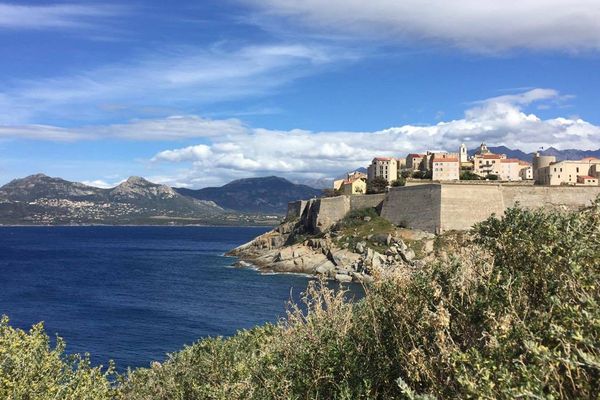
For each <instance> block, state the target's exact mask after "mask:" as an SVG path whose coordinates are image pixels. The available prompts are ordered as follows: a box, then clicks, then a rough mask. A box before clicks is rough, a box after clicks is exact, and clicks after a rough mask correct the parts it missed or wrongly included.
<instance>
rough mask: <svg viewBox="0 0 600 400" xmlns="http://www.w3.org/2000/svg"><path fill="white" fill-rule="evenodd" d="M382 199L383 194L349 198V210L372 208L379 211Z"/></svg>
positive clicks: (383, 197)
mask: <svg viewBox="0 0 600 400" xmlns="http://www.w3.org/2000/svg"><path fill="white" fill-rule="evenodd" d="M384 199H385V193H379V194H365V195H360V196H350V209H351V210H360V209H361V208H371V207H373V208H376V209H377V210H378V211H380V210H381V205H382V203H383V200H384Z"/></svg>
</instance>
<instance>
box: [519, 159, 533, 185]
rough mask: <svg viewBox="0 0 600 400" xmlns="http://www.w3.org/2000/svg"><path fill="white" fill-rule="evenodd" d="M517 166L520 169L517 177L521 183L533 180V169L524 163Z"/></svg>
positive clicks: (520, 162) (521, 162)
mask: <svg viewBox="0 0 600 400" xmlns="http://www.w3.org/2000/svg"><path fill="white" fill-rule="evenodd" d="M519 165H520V167H521V171H520V172H519V176H520V177H521V180H522V181H530V180H532V179H533V167H532V166H531V164H529V163H528V162H525V161H519Z"/></svg>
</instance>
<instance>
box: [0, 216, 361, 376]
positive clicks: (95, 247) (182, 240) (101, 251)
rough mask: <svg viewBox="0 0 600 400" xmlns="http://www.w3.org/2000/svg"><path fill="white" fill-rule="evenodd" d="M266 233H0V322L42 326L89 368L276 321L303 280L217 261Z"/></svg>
mask: <svg viewBox="0 0 600 400" xmlns="http://www.w3.org/2000/svg"><path fill="white" fill-rule="evenodd" d="M266 230H267V228H239V227H235V228H231V227H10V228H9V227H2V228H0V314H6V315H8V316H9V317H10V319H11V324H12V325H13V326H15V327H19V328H23V329H29V327H31V325H32V324H34V323H37V322H39V321H44V323H45V326H46V330H47V332H48V333H49V334H50V335H51V336H54V335H55V334H58V335H60V336H62V337H63V338H64V339H65V340H66V342H67V350H68V351H69V352H77V353H84V352H89V353H90V354H91V357H92V362H93V363H94V364H103V365H106V364H107V362H108V360H109V359H113V360H115V362H116V363H117V367H118V369H119V370H121V371H122V370H123V369H125V368H126V367H128V366H131V367H139V366H147V365H149V363H150V362H151V361H152V360H163V359H164V358H165V353H168V352H174V351H177V350H179V349H181V348H182V347H183V345H184V344H191V343H193V342H194V341H196V340H197V339H199V338H201V337H206V336H217V335H224V336H229V335H232V334H234V333H235V332H236V331H237V330H238V329H243V328H251V327H253V326H255V325H257V324H261V323H264V322H267V321H276V320H277V319H278V317H280V316H282V315H283V314H284V311H285V303H286V301H288V300H289V299H290V293H291V294H292V296H293V297H294V298H297V296H298V295H299V294H300V292H301V291H303V290H304V289H305V288H306V284H307V281H308V280H307V278H306V277H303V276H298V275H277V274H275V275H261V274H259V273H257V272H255V271H252V270H249V269H237V268H231V267H230V265H231V264H232V263H233V262H234V261H235V260H234V259H232V258H229V257H224V256H223V253H224V252H226V251H228V250H230V249H231V248H233V247H235V246H238V245H240V244H242V243H245V242H247V241H249V240H250V239H252V238H253V237H255V236H257V235H259V234H261V233H263V232H265V231H266ZM351 289H352V290H353V292H355V293H356V294H357V295H358V296H360V295H361V289H360V287H358V285H354V286H353V287H352V288H351Z"/></svg>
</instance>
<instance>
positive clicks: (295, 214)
mask: <svg viewBox="0 0 600 400" xmlns="http://www.w3.org/2000/svg"><path fill="white" fill-rule="evenodd" d="M307 203H308V201H307V200H298V201H292V202H289V203H288V209H287V214H286V216H285V218H286V219H288V220H292V219H296V218H300V217H301V216H302V213H303V212H304V208H305V207H306V204H307Z"/></svg>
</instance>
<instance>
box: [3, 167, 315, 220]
mask: <svg viewBox="0 0 600 400" xmlns="http://www.w3.org/2000/svg"><path fill="white" fill-rule="evenodd" d="M320 193H321V191H320V190H317V189H313V188H310V187H308V186H304V185H295V184H293V183H291V182H289V181H287V180H285V179H283V178H277V177H267V178H251V179H242V180H239V181H234V182H231V183H229V184H227V185H225V186H223V187H220V188H205V189H200V190H190V189H181V188H180V189H173V188H171V187H169V186H166V185H159V184H155V183H152V182H149V181H147V180H146V179H144V178H140V177H130V178H129V179H127V180H126V181H124V182H122V183H121V184H119V185H117V186H115V187H114V188H110V189H101V188H97V187H93V186H88V185H85V184H83V183H79V182H70V181H67V180H64V179H61V178H52V177H49V176H46V175H44V174H36V175H31V176H28V177H25V178H22V179H15V180H13V181H11V182H9V183H7V184H6V185H4V186H2V187H0V224H49V225H58V224H244V225H246V224H250V225H256V224H272V223H275V222H276V221H277V219H278V218H276V217H275V218H274V217H273V215H284V214H285V212H286V210H287V203H288V201H292V200H296V199H299V198H310V197H314V196H316V195H319V194H320ZM265 214H271V216H267V215H265Z"/></svg>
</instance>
